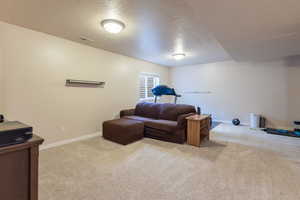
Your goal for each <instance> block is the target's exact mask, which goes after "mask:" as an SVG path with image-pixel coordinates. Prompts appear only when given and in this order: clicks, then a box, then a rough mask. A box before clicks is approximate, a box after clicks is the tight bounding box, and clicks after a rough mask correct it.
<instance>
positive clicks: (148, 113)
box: [134, 102, 160, 119]
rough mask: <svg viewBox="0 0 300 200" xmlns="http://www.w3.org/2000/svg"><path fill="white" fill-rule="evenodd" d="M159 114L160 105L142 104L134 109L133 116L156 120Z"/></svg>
mask: <svg viewBox="0 0 300 200" xmlns="http://www.w3.org/2000/svg"><path fill="white" fill-rule="evenodd" d="M159 113H160V104H155V103H148V102H142V103H138V104H137V105H136V107H135V113H134V115H137V116H141V117H148V118H153V119H158V117H159Z"/></svg>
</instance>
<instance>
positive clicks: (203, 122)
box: [186, 115, 212, 147]
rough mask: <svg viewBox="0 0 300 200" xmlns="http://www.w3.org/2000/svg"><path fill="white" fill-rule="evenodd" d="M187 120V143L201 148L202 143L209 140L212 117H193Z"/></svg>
mask: <svg viewBox="0 0 300 200" xmlns="http://www.w3.org/2000/svg"><path fill="white" fill-rule="evenodd" d="M186 119H187V143H188V144H189V145H193V146H196V147H200V143H201V141H203V140H204V139H207V140H209V130H210V128H211V120H212V119H211V115H192V116H189V117H187V118H186Z"/></svg>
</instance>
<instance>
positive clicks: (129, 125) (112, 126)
mask: <svg viewBox="0 0 300 200" xmlns="http://www.w3.org/2000/svg"><path fill="white" fill-rule="evenodd" d="M103 137H104V138H105V139H107V140H110V141H113V142H116V143H119V144H123V145H127V144H130V143H132V142H135V141H137V140H140V139H142V138H143V137H144V123H143V122H141V121H137V120H131V119H126V118H121V119H115V120H109V121H105V122H104V123H103Z"/></svg>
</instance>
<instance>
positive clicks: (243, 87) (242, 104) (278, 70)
mask: <svg viewBox="0 0 300 200" xmlns="http://www.w3.org/2000/svg"><path fill="white" fill-rule="evenodd" d="M299 77H300V65H299V67H297V66H294V67H291V66H288V65H287V64H286V62H284V61H276V62H275V61H274V62H265V63H237V62H234V61H227V62H219V63H213V64H204V65H196V66H186V67H177V68H172V69H171V71H170V80H171V82H172V84H173V87H175V88H176V89H177V90H179V91H180V92H182V93H183V97H182V98H181V99H180V101H181V102H182V103H189V104H194V105H199V106H200V107H201V108H202V110H203V112H204V113H211V114H213V116H214V118H215V119H216V120H221V121H231V120H232V119H233V118H235V117H238V118H240V119H241V121H242V122H243V123H249V113H250V112H254V113H258V114H261V115H264V116H265V117H266V118H267V119H268V121H269V125H270V126H274V127H286V126H289V125H291V122H292V121H294V120H295V119H298V120H300V115H299V113H300V103H299V102H300V97H299V96H300V95H299V92H300V81H299ZM207 91H209V92H211V93H209V94H204V93H202V94H195V93H193V92H207Z"/></svg>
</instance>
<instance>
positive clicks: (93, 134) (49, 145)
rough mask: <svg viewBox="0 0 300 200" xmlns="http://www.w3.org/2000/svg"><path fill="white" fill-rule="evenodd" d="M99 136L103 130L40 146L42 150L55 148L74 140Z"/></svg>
mask: <svg viewBox="0 0 300 200" xmlns="http://www.w3.org/2000/svg"><path fill="white" fill-rule="evenodd" d="M99 136H102V132H96V133H92V134H89V135H83V136H80V137H77V138H72V139H67V140H62V141H59V142H54V143H51V144H45V145H42V146H41V147H40V151H43V150H46V149H50V148H54V147H58V146H62V145H65V144H70V143H73V142H78V141H81V140H87V139H90V138H94V137H99Z"/></svg>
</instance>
